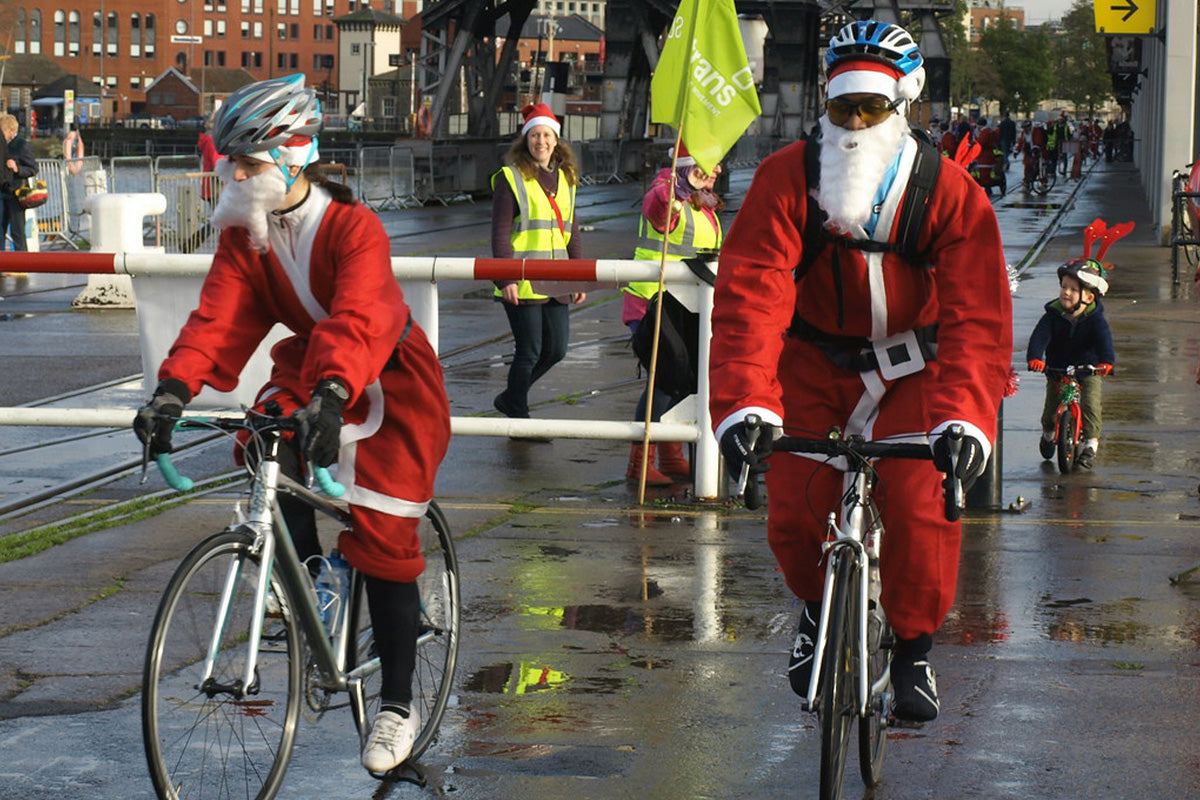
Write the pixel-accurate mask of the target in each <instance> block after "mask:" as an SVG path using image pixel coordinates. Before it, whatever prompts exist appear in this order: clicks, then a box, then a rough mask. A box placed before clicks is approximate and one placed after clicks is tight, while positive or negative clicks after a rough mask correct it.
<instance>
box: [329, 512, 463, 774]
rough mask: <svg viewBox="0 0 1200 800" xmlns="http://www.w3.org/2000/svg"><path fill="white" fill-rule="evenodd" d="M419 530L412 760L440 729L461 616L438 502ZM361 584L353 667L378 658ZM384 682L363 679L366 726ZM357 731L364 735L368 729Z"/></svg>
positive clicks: (454, 563) (373, 675) (375, 676)
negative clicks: (416, 722)
mask: <svg viewBox="0 0 1200 800" xmlns="http://www.w3.org/2000/svg"><path fill="white" fill-rule="evenodd" d="M418 532H419V535H420V537H421V552H422V554H424V556H425V571H424V572H422V573H421V575H420V577H418V578H417V586H418V590H419V593H420V597H421V622H420V626H421V628H420V633H419V634H418V643H417V661H416V664H417V666H416V671H415V672H414V673H413V707H414V709H415V710H416V711H417V713H418V714H420V720H421V730H420V731H419V732H418V733H417V738H416V740H415V741H414V742H413V749H412V753H411V754H410V755H409V760H414V759H416V758H418V757H419V756H420V755H421V754H422V753H424V752H425V751H426V750H427V749H428V748H429V746H430V745H431V744H433V742H435V741H436V740H437V734H438V729H439V728H440V726H441V724H442V718H443V717H444V716H445V714H446V706H447V705H448V703H449V701H450V694H451V692H452V691H453V688H454V671H455V668H456V666H457V663H458V640H459V624H460V616H461V607H460V603H461V595H460V585H459V577H458V556H457V554H456V553H455V550H454V539H453V538H452V537H451V535H450V525H449V523H447V522H446V517H445V515H444V514H442V510H441V509H440V508H439V507H438V506H437V504H436V503H432V502H431V503H430V504H429V510H428V511H427V512H426V513H425V519H424V520H422V522H421V525H420V527H419V528H418ZM358 584H359V590H358V592H357V595H356V599H355V611H354V619H355V620H356V621H357V624H356V634H355V639H354V641H356V642H357V646H356V650H355V653H354V663H353V665H352V666H357V665H359V664H366V663H368V662H369V661H371V660H373V659H374V658H375V653H374V647H375V637H374V635H373V633H372V631H371V622H370V614H369V613H368V611H367V600H366V587H365V585H363V581H358ZM381 679H382V676H381V675H380V673H379V671H378V670H374V671H372V672H370V673H368V674H367V675H366V676H365V677H364V679H363V697H364V700H365V703H366V705H365V707H364V709H363V718H364V719H365V721H366V723H367V724H368V725H370V723H371V721H372V720H373V719H374V718H375V714H376V713H378V711H379V701H380V695H379V693H380V683H381ZM353 696H354V695H353V693H351V697H353ZM359 733H360V735H361V736H363V737H365V736H366V733H367V731H360V732H359Z"/></svg>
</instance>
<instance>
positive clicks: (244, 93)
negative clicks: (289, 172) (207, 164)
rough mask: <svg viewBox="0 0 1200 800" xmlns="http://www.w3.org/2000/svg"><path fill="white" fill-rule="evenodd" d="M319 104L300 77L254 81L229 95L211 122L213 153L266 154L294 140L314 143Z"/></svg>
mask: <svg viewBox="0 0 1200 800" xmlns="http://www.w3.org/2000/svg"><path fill="white" fill-rule="evenodd" d="M321 125H322V114H321V102H320V100H318V99H317V94H316V92H314V91H313V90H312V89H308V88H305V86H304V75H303V74H296V75H288V76H286V77H283V78H272V79H270V80H265V81H258V82H257V83H251V84H248V85H246V86H243V87H242V88H241V89H238V90H237V91H236V92H234V93H233V94H231V95H230V96H229V97H228V98H227V99H226V100H225V102H224V103H222V104H221V107H220V108H218V109H217V111H216V113H215V114H214V118H213V125H212V137H213V144H215V145H216V147H217V152H218V153H221V154H222V155H226V156H237V155H247V154H253V153H270V155H271V156H272V157H273V158H275V160H276V161H278V160H279V158H278V155H279V152H278V151H279V148H280V147H282V146H284V145H285V144H287V143H288V142H290V141H292V140H293V139H294V138H295V137H302V138H312V139H315V138H316V136H317V134H318V133H319V132H320V130H321Z"/></svg>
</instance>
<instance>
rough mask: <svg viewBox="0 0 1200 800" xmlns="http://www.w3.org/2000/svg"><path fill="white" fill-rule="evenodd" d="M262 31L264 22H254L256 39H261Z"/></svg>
mask: <svg viewBox="0 0 1200 800" xmlns="http://www.w3.org/2000/svg"><path fill="white" fill-rule="evenodd" d="M262 31H263V28H262V23H261V22H256V23H254V38H255V39H261V38H262V37H263V34H262Z"/></svg>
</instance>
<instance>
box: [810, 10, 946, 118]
mask: <svg viewBox="0 0 1200 800" xmlns="http://www.w3.org/2000/svg"><path fill="white" fill-rule="evenodd" d="M850 59H855V60H866V61H875V62H878V63H880V64H885V65H888V66H890V67H892V68H894V69H895V70H896V71H897V72H899V73H900V79H899V80H898V81H897V89H896V92H895V95H896V96H895V98H894V99H900V100H916V99H917V97H918V96H920V94H921V89H922V88H923V87H924V86H925V67H924V66H923V65H924V63H925V59H924V57H922V56H921V51H920V49H919V48H918V47H917V43H916V42H915V41H913V38H912V34H910V33H909V32H908V31H906V30H905V29H904V28H901V27H900V26H899V25H894V24H892V23H890V22H880V21H879V20H874V19H869V20H863V21H859V22H851V23H849V24H847V25H845V26H843V27H842V29H841V30H840V31H838V32H837V33H835V34H834V35H833V38H832V39H830V40H829V47H828V48H826V50H825V74H826V75H829V74H831V73H832V71H833V69H834V67H836V66H837V65H838V64H839V63H841V62H843V61H847V60H850Z"/></svg>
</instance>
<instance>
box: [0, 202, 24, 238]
mask: <svg viewBox="0 0 1200 800" xmlns="http://www.w3.org/2000/svg"><path fill="white" fill-rule="evenodd" d="M3 197H4V204H3V209H0V236H2V235H3V234H4V233H7V234H8V236H9V238H11V239H12V246H13V250H21V251H25V250H28V249H29V245H28V244H26V242H25V209H24V208H22V207H21V204H20V202H18V201H17V197H16V195H12V194H7V193H5V194H4V195H3ZM3 244H4V242H3V240H0V249H3Z"/></svg>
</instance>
